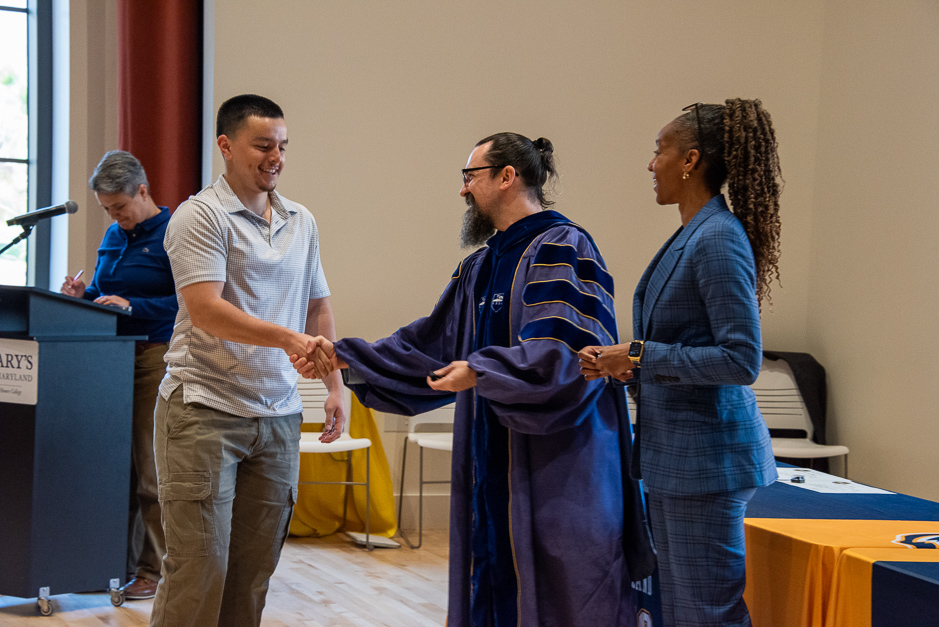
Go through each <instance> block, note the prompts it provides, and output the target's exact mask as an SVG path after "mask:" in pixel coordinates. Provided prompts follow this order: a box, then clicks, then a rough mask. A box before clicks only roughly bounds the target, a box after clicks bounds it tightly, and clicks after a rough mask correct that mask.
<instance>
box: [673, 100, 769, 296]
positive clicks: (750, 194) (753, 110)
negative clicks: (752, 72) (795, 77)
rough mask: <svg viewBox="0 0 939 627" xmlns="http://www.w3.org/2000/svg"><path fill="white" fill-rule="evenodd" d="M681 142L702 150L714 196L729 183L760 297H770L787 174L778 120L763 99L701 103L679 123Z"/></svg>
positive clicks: (678, 133)
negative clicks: (782, 163)
mask: <svg viewBox="0 0 939 627" xmlns="http://www.w3.org/2000/svg"><path fill="white" fill-rule="evenodd" d="M674 129H675V132H676V135H677V137H678V140H679V142H681V144H682V145H683V147H686V148H689V149H690V148H694V147H697V148H698V149H699V150H700V152H701V160H700V163H702V164H703V167H704V168H706V169H705V171H704V182H705V184H706V185H707V186H708V188H709V189H710V191H711V192H712V193H713V194H715V195H716V194H719V193H720V191H721V187H723V185H724V183H725V182H726V183H727V195H728V196H729V198H730V204H731V208H732V209H733V212H734V214H735V215H736V216H737V218H738V219H739V220H740V223H741V224H742V225H743V228H744V230H745V231H746V233H747V238H748V239H749V240H750V247H751V248H752V249H753V257H754V259H755V261H756V297H757V300H758V301H759V302H760V303H761V304H762V302H763V300H764V299H766V300H767V301H768V302H770V303H772V299H771V298H770V283H771V282H772V280H773V278H775V279H776V281H777V282H778V281H779V236H780V232H781V222H780V220H779V194H780V193H781V192H782V182H783V180H782V170H781V168H780V166H779V154H778V150H777V148H778V145H777V143H776V133H775V131H774V130H773V121H772V119H771V118H770V115H769V112H768V111H767V110H766V109H764V108H763V103H761V102H760V101H759V100H743V99H741V98H732V99H729V100H726V101H724V104H723V105H707V104H697V105H693V106H692V110H691V111H689V112H688V113H685V114H684V115H681V116H679V117H678V118H676V120H675V126H674Z"/></svg>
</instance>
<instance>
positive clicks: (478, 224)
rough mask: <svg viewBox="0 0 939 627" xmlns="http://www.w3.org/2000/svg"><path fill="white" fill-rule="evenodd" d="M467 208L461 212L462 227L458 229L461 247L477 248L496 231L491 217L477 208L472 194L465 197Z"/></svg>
mask: <svg viewBox="0 0 939 627" xmlns="http://www.w3.org/2000/svg"><path fill="white" fill-rule="evenodd" d="M466 204H467V206H468V207H469V209H467V210H466V213H464V214H463V228H462V229H460V247H461V248H479V247H480V246H482V245H483V244H485V243H486V240H487V239H489V238H490V237H492V235H493V234H494V233H495V232H496V226H495V224H493V223H492V218H490V217H489V216H487V215H483V213H482V212H481V211H480V210H479V206H477V204H476V201H475V200H474V199H473V197H472V196H467V197H466Z"/></svg>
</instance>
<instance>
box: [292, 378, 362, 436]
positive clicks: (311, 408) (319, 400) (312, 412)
mask: <svg viewBox="0 0 939 627" xmlns="http://www.w3.org/2000/svg"><path fill="white" fill-rule="evenodd" d="M297 390H298V391H299V392H300V400H301V401H302V402H303V422H309V423H317V424H323V423H324V422H325V421H326V413H325V412H324V411H323V405H324V404H325V403H326V397H328V396H329V390H327V389H326V384H325V383H323V381H322V380H321V379H304V378H303V377H300V378H298V379H297ZM342 409H343V411H344V412H345V416H346V420H345V426H344V427H343V432H346V431H348V430H349V414H350V411H351V409H352V396H351V392H350V391H349V388H347V387H345V386H343V388H342Z"/></svg>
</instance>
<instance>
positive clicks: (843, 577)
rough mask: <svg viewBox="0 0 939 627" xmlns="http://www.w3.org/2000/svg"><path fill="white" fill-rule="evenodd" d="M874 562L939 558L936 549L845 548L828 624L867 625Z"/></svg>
mask: <svg viewBox="0 0 939 627" xmlns="http://www.w3.org/2000/svg"><path fill="white" fill-rule="evenodd" d="M933 524H936V523H933ZM874 562H939V551H937V550H929V549H908V548H893V549H884V548H880V549H847V550H846V551H844V552H843V553H842V554H841V555H840V556H838V562H837V563H836V565H835V577H834V580H833V581H832V586H831V587H832V593H831V602H830V603H829V604H828V616H827V621H826V623H825V624H826V625H827V626H828V627H870V625H871V595H872V588H871V583H872V582H871V579H872V577H871V574H872V570H873V567H874ZM935 602H936V606H937V615H936V624H937V625H939V598H936V599H935Z"/></svg>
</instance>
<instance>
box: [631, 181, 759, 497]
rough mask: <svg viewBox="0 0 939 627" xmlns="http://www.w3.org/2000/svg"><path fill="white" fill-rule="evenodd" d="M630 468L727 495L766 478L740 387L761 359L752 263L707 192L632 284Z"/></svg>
mask: <svg viewBox="0 0 939 627" xmlns="http://www.w3.org/2000/svg"><path fill="white" fill-rule="evenodd" d="M633 337H634V338H635V339H641V340H645V348H644V351H643V355H642V359H641V368H640V369H639V370H640V374H639V381H638V383H639V386H640V392H641V393H640V397H639V420H640V421H641V422H640V428H639V429H638V430H637V431H639V432H640V435H639V438H638V446H639V448H640V451H639V453H640V460H641V461H640V471H641V474H642V479H643V481H644V482H645V484H646V485H647V486H648V487H649V488H650V489H651V490H656V491H658V492H659V493H662V494H674V495H678V494H704V493H711V492H728V491H732V490H740V489H744V488H751V487H757V486H763V485H768V484H770V483H772V482H773V481H774V480H775V478H776V465H775V462H774V460H773V452H772V448H771V446H770V439H769V431H768V430H767V428H766V423H765V422H764V421H763V417H762V416H761V415H760V411H759V409H757V406H756V398H755V397H754V395H753V390H751V389H750V387H749V385H750V384H751V383H753V382H754V381H755V380H756V377H757V375H758V374H759V371H760V363H761V359H762V352H761V350H762V342H761V338H760V312H759V305H758V303H757V300H756V266H755V263H754V260H753V250H752V248H751V247H750V242H749V240H748V239H747V236H746V233H745V232H744V230H743V226H742V225H741V224H740V221H739V220H738V219H737V217H736V216H735V215H734V214H733V213H731V212H730V211H729V209H728V207H727V203H726V201H725V200H724V197H723V196H721V195H718V196H715V197H714V198H712V199H711V200H710V201H708V203H707V204H706V205H705V206H704V207H703V208H702V209H701V211H699V212H698V214H697V215H695V216H694V218H692V220H691V222H690V223H689V224H688V226H687V227H683V228H680V229H679V230H678V231H677V232H676V233H675V234H674V235H673V236H672V237H671V238H670V239H669V240H668V241H667V242H666V243H665V245H664V246H662V248H661V249H660V250H659V252H658V253H657V254H656V256H655V258H653V260H652V263H650V264H649V267H648V268H647V269H646V271H645V273H644V274H643V276H642V279H641V280H640V281H639V285H638V286H637V287H636V293H635V296H634V299H633Z"/></svg>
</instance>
